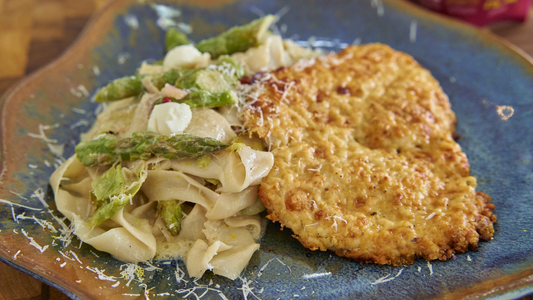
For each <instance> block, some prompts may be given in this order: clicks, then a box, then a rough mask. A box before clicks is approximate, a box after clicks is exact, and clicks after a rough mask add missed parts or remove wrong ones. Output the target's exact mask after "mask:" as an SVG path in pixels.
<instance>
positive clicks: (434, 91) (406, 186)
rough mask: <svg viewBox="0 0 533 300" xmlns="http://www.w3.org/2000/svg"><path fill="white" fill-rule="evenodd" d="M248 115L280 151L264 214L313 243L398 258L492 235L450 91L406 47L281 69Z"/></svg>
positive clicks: (359, 255)
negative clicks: (458, 130)
mask: <svg viewBox="0 0 533 300" xmlns="http://www.w3.org/2000/svg"><path fill="white" fill-rule="evenodd" d="M244 121H245V126H246V127H247V128H248V130H249V131H250V134H256V135H258V136H259V137H260V138H263V139H264V140H265V141H266V142H268V143H270V146H271V149H272V153H273V154H274V156H275V164H274V167H273V169H272V170H271V171H270V173H269V175H268V176H267V177H266V178H265V179H263V182H262V184H261V188H260V191H259V195H260V197H261V199H262V200H263V202H264V204H265V206H266V207H267V209H268V212H269V215H268V218H269V219H271V220H272V221H277V222H280V223H281V224H282V226H286V227H289V228H291V229H292V230H293V232H294V236H295V237H296V238H297V239H298V240H300V242H301V243H302V244H303V245H304V246H305V247H307V248H309V249H312V250H318V249H320V250H322V251H325V250H333V251H335V252H336V253H337V254H338V255H340V256H345V257H349V258H352V259H355V260H359V261H363V262H372V263H378V264H392V265H401V264H411V263H413V261H414V259H415V258H416V257H423V258H425V259H427V260H435V259H440V260H447V259H449V258H450V257H451V256H452V254H454V253H461V252H466V251H468V250H475V249H477V247H478V241H479V240H480V239H481V240H489V239H490V238H492V235H493V232H494V229H493V223H494V222H496V216H495V215H494V214H493V213H492V210H493V209H494V205H493V204H491V203H489V201H490V197H489V196H487V195H486V194H484V193H481V192H476V191H475V187H476V178H474V177H472V176H470V175H469V172H470V170H469V168H470V167H469V164H468V160H467V158H466V155H465V154H464V153H463V152H462V151H461V147H460V146H459V144H457V143H456V142H455V141H454V140H453V137H452V136H453V134H454V131H455V115H454V113H453V112H452V110H451V106H450V103H449V101H448V98H447V96H446V95H445V94H444V92H443V91H442V89H441V87H440V86H439V83H438V82H437V80H436V79H435V78H433V77H432V76H431V74H430V72H429V71H428V70H426V69H424V68H422V67H421V66H420V65H419V64H418V63H417V62H416V61H415V60H414V59H413V58H412V57H411V56H409V55H407V54H405V53H402V52H398V51H395V50H393V49H391V48H390V47H388V46H385V45H381V44H370V45H363V46H351V47H348V48H346V49H344V50H342V51H341V52H339V53H338V54H330V55H326V56H323V57H321V58H318V59H316V61H315V62H314V63H307V64H305V65H303V66H302V65H299V64H296V65H295V66H292V67H289V68H281V69H278V70H276V71H275V72H272V73H271V74H267V79H266V80H264V93H263V94H262V95H261V96H260V97H259V98H258V99H255V100H254V103H253V104H251V105H250V107H249V108H247V109H246V111H245V112H244Z"/></svg>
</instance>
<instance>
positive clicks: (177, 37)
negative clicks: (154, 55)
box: [165, 28, 190, 52]
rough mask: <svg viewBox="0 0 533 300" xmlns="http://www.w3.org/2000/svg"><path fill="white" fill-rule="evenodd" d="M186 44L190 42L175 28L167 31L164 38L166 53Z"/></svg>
mask: <svg viewBox="0 0 533 300" xmlns="http://www.w3.org/2000/svg"><path fill="white" fill-rule="evenodd" d="M187 44H190V42H189V39H188V38H187V36H186V35H185V34H183V33H182V32H179V31H178V30H177V29H175V28H170V29H169V30H167V33H166V36H165V49H166V50H167V52H168V51H170V50H171V49H172V48H174V47H177V46H181V45H187Z"/></svg>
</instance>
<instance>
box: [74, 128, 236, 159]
mask: <svg viewBox="0 0 533 300" xmlns="http://www.w3.org/2000/svg"><path fill="white" fill-rule="evenodd" d="M228 146H229V144H224V143H221V142H219V141H217V140H215V139H212V138H204V137H198V136H194V135H190V134H180V135H175V136H167V135H159V134H156V133H152V132H135V133H134V134H133V136H132V137H127V138H120V139H109V138H105V137H104V138H100V139H95V140H92V141H85V142H81V143H79V144H78V145H77V146H76V148H75V151H76V155H77V157H78V159H79V160H80V162H82V163H83V164H84V165H85V166H88V167H89V166H95V165H108V164H112V163H114V162H117V161H135V160H146V159H148V158H150V157H152V156H160V157H165V158H197V157H200V156H203V155H206V154H211V153H215V152H218V151H220V150H223V149H224V148H226V147H228Z"/></svg>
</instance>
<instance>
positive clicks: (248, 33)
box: [196, 15, 276, 58]
mask: <svg viewBox="0 0 533 300" xmlns="http://www.w3.org/2000/svg"><path fill="white" fill-rule="evenodd" d="M274 21H276V17H275V16H273V15H267V16H265V17H263V18H261V19H257V20H254V21H252V22H250V23H248V24H246V25H242V26H236V27H233V28H230V29H229V30H228V31H225V32H223V33H221V34H219V35H218V36H216V37H213V38H210V39H207V40H203V41H201V42H199V43H198V44H197V45H196V49H198V50H200V51H201V52H208V53H209V54H211V57H212V58H217V57H219V56H221V55H224V54H228V55H231V54H233V53H236V52H244V51H246V50H248V49H249V48H252V47H256V46H258V45H259V43H260V42H261V41H262V40H263V39H264V37H265V36H266V35H267V34H268V28H269V27H270V25H272V23H274Z"/></svg>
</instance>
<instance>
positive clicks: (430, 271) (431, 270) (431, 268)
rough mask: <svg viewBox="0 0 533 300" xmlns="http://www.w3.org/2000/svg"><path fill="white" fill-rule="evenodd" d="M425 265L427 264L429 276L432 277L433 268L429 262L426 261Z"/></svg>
mask: <svg viewBox="0 0 533 300" xmlns="http://www.w3.org/2000/svg"><path fill="white" fill-rule="evenodd" d="M427 263H428V269H429V275H433V266H432V265H431V263H430V262H429V260H428V261H427Z"/></svg>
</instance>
